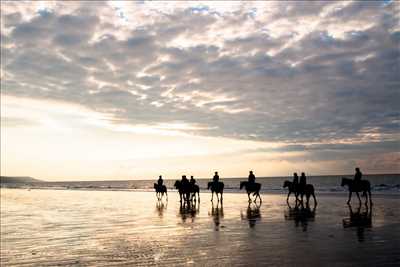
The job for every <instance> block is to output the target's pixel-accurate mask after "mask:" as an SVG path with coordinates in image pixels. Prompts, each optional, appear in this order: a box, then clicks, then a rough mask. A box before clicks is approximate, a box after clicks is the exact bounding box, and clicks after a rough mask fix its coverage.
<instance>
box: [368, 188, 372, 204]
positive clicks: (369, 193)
mask: <svg viewBox="0 0 400 267" xmlns="http://www.w3.org/2000/svg"><path fill="white" fill-rule="evenodd" d="M368 196H369V204H370V205H371V206H372V198H371V189H370V190H368Z"/></svg>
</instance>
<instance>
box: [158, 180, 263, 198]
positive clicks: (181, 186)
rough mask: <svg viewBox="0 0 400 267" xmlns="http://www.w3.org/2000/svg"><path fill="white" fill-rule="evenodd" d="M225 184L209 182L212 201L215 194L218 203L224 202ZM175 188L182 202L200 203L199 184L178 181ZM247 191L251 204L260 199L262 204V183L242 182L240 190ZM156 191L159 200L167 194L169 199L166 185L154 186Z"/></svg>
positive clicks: (208, 186) (208, 187)
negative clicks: (252, 197)
mask: <svg viewBox="0 0 400 267" xmlns="http://www.w3.org/2000/svg"><path fill="white" fill-rule="evenodd" d="M224 186H225V185H224V183H223V182H216V181H212V182H208V184H207V189H208V190H211V201H214V194H215V195H216V197H217V201H218V202H219V201H221V202H222V200H223V193H224ZM174 187H175V188H176V189H177V190H178V193H179V197H180V202H181V203H182V202H193V201H200V187H199V186H198V185H197V184H191V183H189V182H186V183H184V182H182V181H180V180H176V181H175V184H174ZM243 187H244V188H245V189H246V192H247V195H248V198H249V203H250V202H252V201H254V202H256V201H257V199H259V201H260V203H261V202H262V199H261V196H260V190H261V184H260V183H249V182H247V181H242V182H240V189H243ZM154 189H155V190H156V197H157V199H158V200H161V199H162V198H163V196H164V194H165V196H166V198H167V199H168V190H167V187H166V186H165V185H158V184H156V183H155V184H154ZM251 194H253V196H254V197H255V198H254V199H253V200H252V199H251V197H250V195H251Z"/></svg>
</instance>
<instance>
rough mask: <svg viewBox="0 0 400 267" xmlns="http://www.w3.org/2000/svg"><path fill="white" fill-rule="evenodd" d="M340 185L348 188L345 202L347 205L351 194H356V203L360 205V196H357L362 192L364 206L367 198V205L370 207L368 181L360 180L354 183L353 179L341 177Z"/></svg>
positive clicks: (369, 186) (369, 185)
mask: <svg viewBox="0 0 400 267" xmlns="http://www.w3.org/2000/svg"><path fill="white" fill-rule="evenodd" d="M341 185H342V186H345V185H347V186H348V188H349V200H347V204H350V200H351V195H352V193H353V192H355V193H356V194H357V197H358V201H359V202H360V203H361V199H360V195H359V194H358V192H363V195H364V196H365V204H367V203H368V198H369V203H370V204H371V205H372V199H371V184H370V182H369V181H368V180H361V181H359V182H355V181H354V180H353V179H348V178H345V177H342V184H341ZM367 193H368V194H367Z"/></svg>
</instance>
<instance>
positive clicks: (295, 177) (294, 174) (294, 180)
mask: <svg viewBox="0 0 400 267" xmlns="http://www.w3.org/2000/svg"><path fill="white" fill-rule="evenodd" d="M298 185H299V176H298V175H297V172H295V173H293V186H294V188H295V189H296V190H297V187H298Z"/></svg>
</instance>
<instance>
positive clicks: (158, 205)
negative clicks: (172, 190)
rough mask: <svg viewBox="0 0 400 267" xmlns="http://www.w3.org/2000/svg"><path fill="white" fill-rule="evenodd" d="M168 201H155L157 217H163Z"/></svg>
mask: <svg viewBox="0 0 400 267" xmlns="http://www.w3.org/2000/svg"><path fill="white" fill-rule="evenodd" d="M167 206H168V201H166V202H165V204H164V202H163V201H162V200H157V202H156V212H157V214H158V216H159V217H160V218H161V217H163V215H164V211H165V210H166V209H167Z"/></svg>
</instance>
